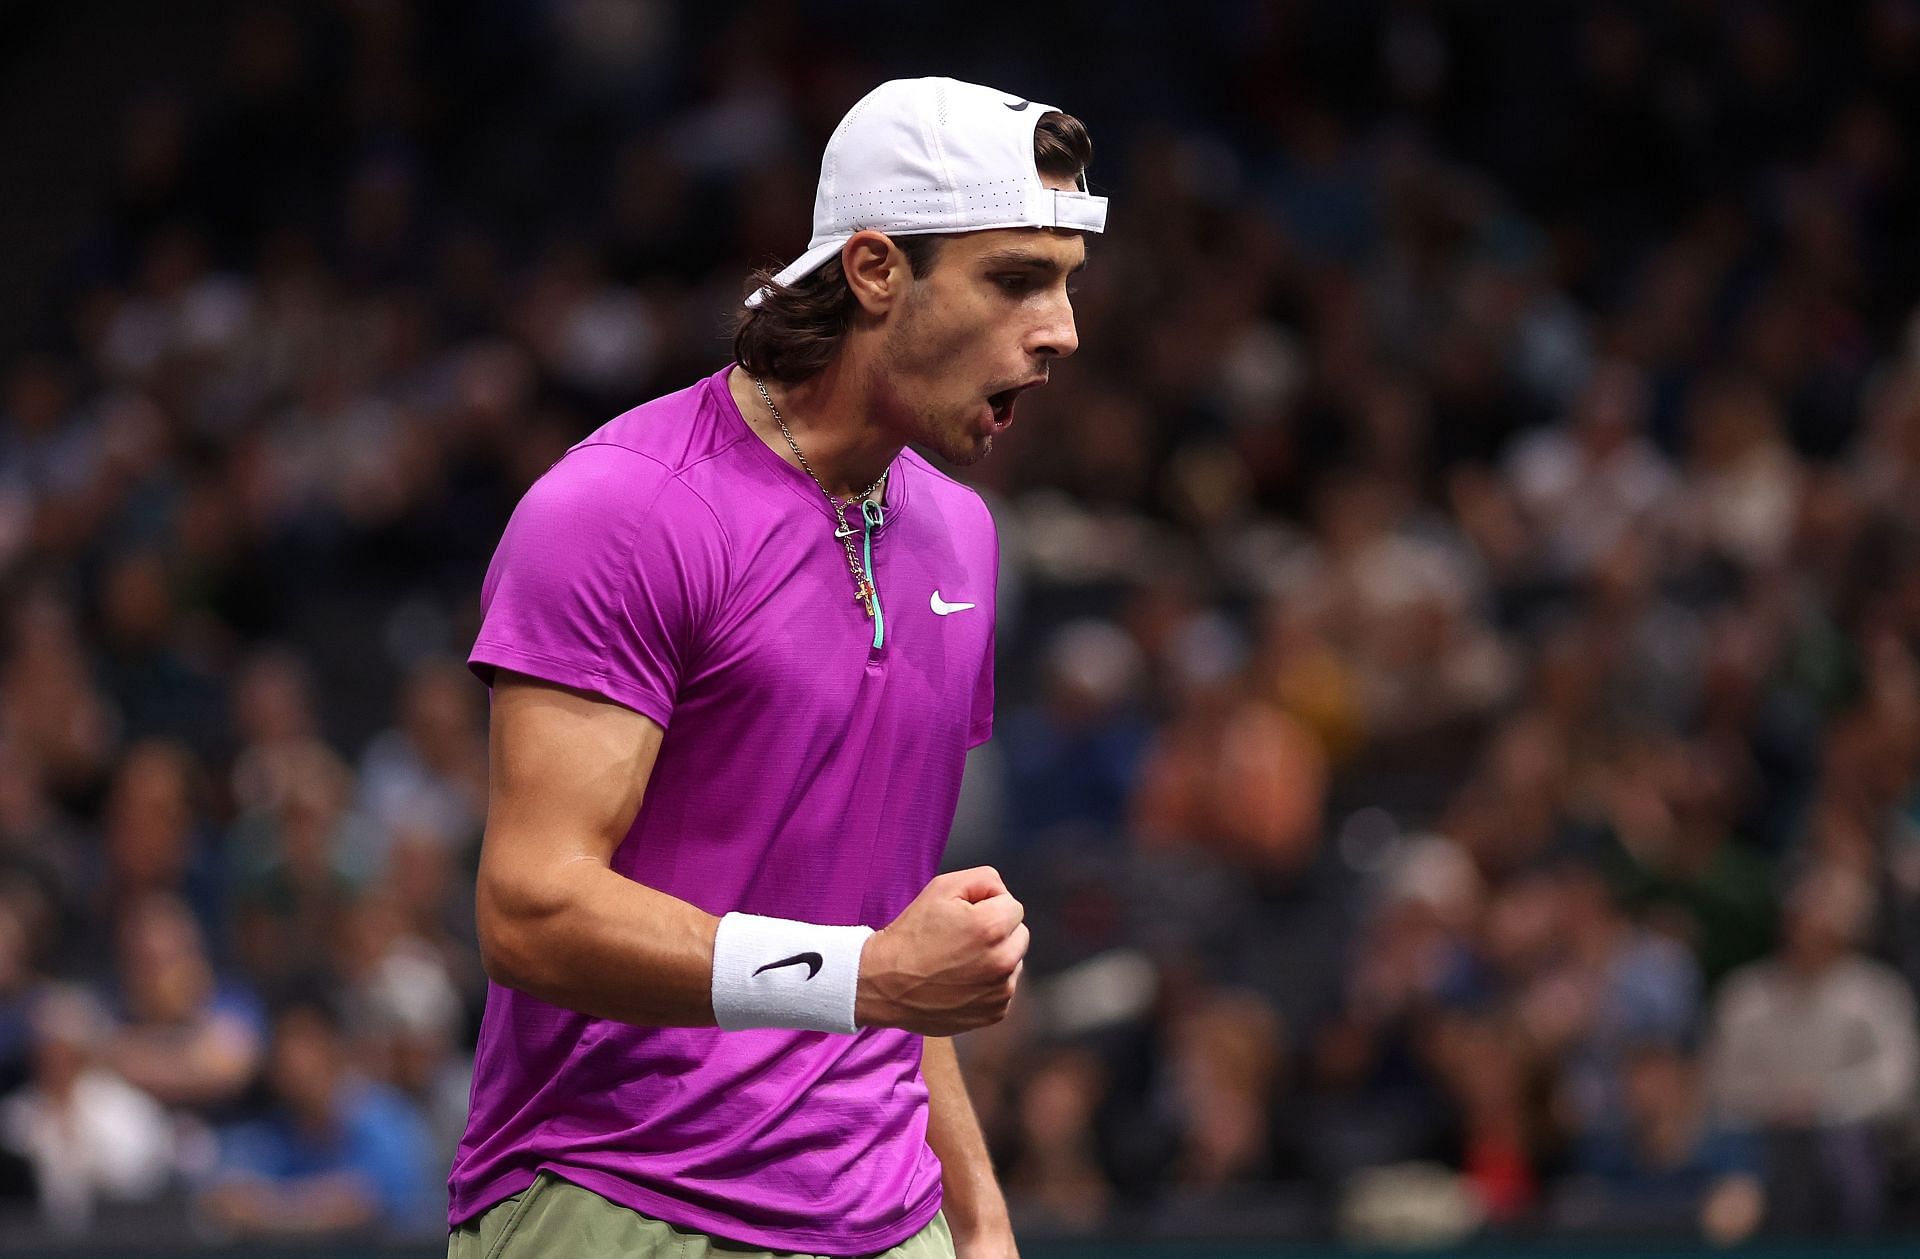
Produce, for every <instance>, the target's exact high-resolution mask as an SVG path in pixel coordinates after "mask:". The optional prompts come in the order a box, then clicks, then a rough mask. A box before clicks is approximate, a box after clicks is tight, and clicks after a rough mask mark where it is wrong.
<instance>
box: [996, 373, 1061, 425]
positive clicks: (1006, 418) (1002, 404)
mask: <svg viewBox="0 0 1920 1259" xmlns="http://www.w3.org/2000/svg"><path fill="white" fill-rule="evenodd" d="M1046 383H1047V378H1046V377H1045V376H1042V377H1040V379H1038V380H1030V381H1028V382H1026V383H1025V384H1023V385H1015V386H1014V387H1013V388H1011V389H1002V390H1000V391H999V392H998V393H990V394H988V395H987V408H988V409H989V410H990V411H992V412H993V430H994V432H996V433H997V432H999V431H1000V430H1002V429H1004V428H1006V427H1007V425H1009V424H1011V423H1013V404H1014V400H1015V399H1016V398H1018V397H1019V396H1020V395H1021V394H1023V393H1025V392H1026V391H1027V390H1029V389H1038V388H1039V387H1040V386H1041V385H1044V384H1046Z"/></svg>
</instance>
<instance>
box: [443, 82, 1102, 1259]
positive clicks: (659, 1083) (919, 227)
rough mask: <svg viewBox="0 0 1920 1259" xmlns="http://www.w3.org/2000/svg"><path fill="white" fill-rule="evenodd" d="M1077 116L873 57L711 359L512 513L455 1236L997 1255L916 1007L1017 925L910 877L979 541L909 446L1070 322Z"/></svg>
mask: <svg viewBox="0 0 1920 1259" xmlns="http://www.w3.org/2000/svg"><path fill="white" fill-rule="evenodd" d="M1091 151H1092V150H1091V145H1090V143H1089V141H1088V139H1087V133H1086V130H1085V128H1084V127H1082V126H1081V124H1080V123H1079V122H1078V121H1077V120H1075V119H1073V118H1071V117H1069V116H1067V115H1065V114H1062V113H1061V112H1059V111H1057V110H1055V109H1054V108H1053V107H1051V106H1048V105H1043V104H1040V103H1039V102H1037V101H1032V100H1029V99H1027V98H1025V97H1021V96H1017V95H1014V94H1012V93H1008V92H999V91H994V90H992V89H990V88H985V87H980V86H976V85H973V84H968V83H960V82H955V81H953V80H950V79H919V80H912V81H895V82H890V83H886V84H883V85H881V86H880V87H879V88H876V89H875V90H874V91H873V92H872V93H871V94H869V95H868V96H867V97H865V98H864V99H863V100H861V101H860V102H859V103H858V104H857V105H855V106H854V107H853V109H852V110H851V111H850V112H849V113H848V114H847V116H846V118H845V119H844V120H843V121H842V122H841V123H840V125H839V127H838V128H837V129H836V130H835V132H834V134H833V137H832V139H831V140H830V141H829V142H828V144H827V149H826V152H825V155H824V157H823V160H822V162H821V168H820V184H819V190H818V195H817V197H816V200H815V202H814V214H813V239H812V242H811V244H810V245H809V247H808V249H807V251H806V252H805V253H803V254H802V255H800V257H799V258H798V259H797V260H795V261H794V262H793V263H792V264H791V265H790V266H788V267H786V268H785V269H784V270H782V271H780V272H779V273H778V274H776V275H766V274H764V273H763V274H762V275H761V276H759V277H756V281H757V286H756V287H755V288H754V291H753V292H752V294H751V295H750V296H749V297H748V298H747V300H746V304H745V308H744V309H743V311H742V313H741V318H740V321H739V325H738V328H737V332H736V337H735V356H736V360H737V361H736V362H735V363H733V364H732V365H731V366H729V367H728V368H727V369H725V370H723V371H720V372H718V373H716V374H715V375H713V376H711V377H708V378H707V379H705V380H702V381H700V382H699V383H697V384H695V385H694V386H693V387H691V388H689V389H686V390H683V391H681V392H679V393H675V394H670V395H668V396H666V397H664V398H660V399H657V400H655V401H653V402H649V403H647V404H645V405H644V406H641V407H638V408H636V409H635V410H633V411H630V412H628V413H626V414H625V415H622V416H620V417H618V418H617V419H615V420H613V421H612V422H610V423H609V424H607V425H606V426H605V427H603V428H601V429H600V430H599V431H597V432H595V433H594V434H593V435H592V436H591V437H589V438H587V439H586V440H585V441H583V442H581V443H580V444H579V445H578V446H575V447H574V448H573V449H572V450H570V451H569V452H568V453H567V454H566V456H565V457H564V458H562V459H561V460H560V461H559V462H558V463H557V464H555V465H554V467H553V468H552V469H551V470H549V471H548V472H547V474H546V475H545V476H544V477H542V478H541V479H540V481H539V482H538V483H537V484H535V485H534V486H533V488H532V489H530V490H529V491H528V492H527V495H526V497H525V499H524V500H523V501H522V502H521V503H520V505H519V507H518V508H517V509H516V511H515V512H514V515H513V519H512V521H511V523H509V524H508V526H507V529H506V533H505V535H504V536H503V537H502V539H501V542H500V546H499V549H498V551H497V552H496V554H495V556H494V559H493V564H492V566H491V567H490V569H489V570H488V573H487V577H486V582H485V585H484V588H483V591H482V596H481V598H482V604H483V608H484V616H483V621H482V626H481V629H480V633H479V636H478V641H477V642H476V643H475V645H474V649H473V654H472V659H471V664H472V666H473V668H474V670H475V671H476V672H477V673H479V675H480V676H481V678H482V679H483V680H485V681H487V682H488V683H489V684H490V685H491V687H492V689H493V710H492V754H491V755H492V760H491V769H492V787H491V790H492V798H491V803H490V807H489V810H488V816H487V830H486V839H485V844H484V847H483V850H482V854H481V862H480V872H479V881H478V913H479V928H480V943H481V949H482V952H483V955H484V958H485V961H486V966H487V972H488V974H489V976H490V977H491V980H492V982H491V984H490V986H489V989H488V996H487V1010H486V1017H485V1020H484V1022H483V1024H482V1027H481V1032H480V1043H479V1048H478V1054H477V1058H476V1061H475V1064H474V1080H473V1095H472V1112H471V1117H470V1119H469V1120H468V1124H467V1131H466V1136H465V1138H464V1139H463V1140H462V1141H461V1143H460V1147H459V1152H458V1153H457V1155H456V1156H455V1158H454V1163H453V1170H452V1175H451V1179H450V1188H451V1194H452V1204H451V1211H450V1223H451V1226H452V1235H451V1238H450V1241H449V1254H450V1255H452V1256H458V1257H459V1259H483V1257H484V1259H518V1257H519V1256H535V1255H565V1256H569V1259H572V1257H576V1256H598V1255H623V1256H652V1255H663V1256H664V1255H672V1256H675V1259H679V1257H681V1256H687V1257H689V1259H698V1257H699V1256H703V1255H706V1254H707V1253H709V1252H710V1251H713V1250H717V1249H724V1250H725V1251H726V1253H727V1254H729V1255H730V1256H737V1255H739V1254H740V1253H741V1252H742V1251H745V1252H748V1253H751V1252H753V1251H769V1252H798V1253H804V1254H818V1255H837V1256H852V1255H875V1254H880V1253H886V1254H889V1255H898V1256H901V1257H902V1259H934V1257H936V1256H947V1255H954V1254H956V1252H957V1253H958V1255H960V1256H962V1257H963V1259H986V1257H988V1256H1008V1255H1013V1254H1015V1253H1016V1250H1015V1245H1014V1239H1013V1234H1012V1230H1011V1228H1010V1226H1009V1224H1008V1221H1007V1213H1006V1207H1005V1203H1004V1201H1003V1200H1002V1198H1001V1194H1000V1191H999V1188H998V1186H997V1185H996V1183H995V1180H994V1176H993V1171H992V1168H991V1167H990V1166H989V1164H988V1161H987V1155H986V1149H985V1145H984V1142H983V1141H982V1139H981V1134H980V1128H979V1124H978V1122H977V1120H976V1119H975V1117H974V1113H973V1109H972V1107H971V1105H970V1104H969V1102H968V1099H967V1095H966V1091H965V1086H964V1085H963V1083H962V1081H961V1077H960V1073H959V1069H958V1066H957V1064H956V1061H955V1058H954V1051H953V1047H952V1044H951V1042H950V1041H949V1040H948V1039H947V1037H949V1036H951V1035H953V1034H954V1033H957V1032H963V1031H966V1030H968V1029H970V1028H976V1027H981V1026H983V1025H986V1024H990V1023H993V1022H995V1021H997V1020H999V1019H1000V1018H1002V1017H1003V1016H1004V1015H1005V1013H1006V1011H1007V1007H1008V1003H1009V1002H1010V1001H1011V999H1012V997H1013V993H1014V988H1015V985H1016V983H1017V982H1018V979H1019V974H1020V967H1021V964H1022V958H1023V956H1024V954H1025V952H1026V948H1027V928H1026V927H1025V926H1024V925H1023V924H1022V922H1021V918H1022V912H1023V911H1022V909H1021V906H1020V903H1019V902H1018V901H1017V900H1015V899H1014V897H1013V896H1012V895H1011V894H1010V893H1009V892H1008V890H1007V888H1006V886H1005V885H1004V884H1003V883H1002V882H1001V879H1000V877H999V875H998V874H996V873H995V872H994V871H993V870H991V869H986V868H980V869H972V870H965V871H960V872H957V873H948V874H943V875H939V876H938V877H936V875H935V871H936V870H937V869H938V865H939V860H940V855H941V851H942V849H943V847H944V845H945V843H946V837H947V833H948V830H949V828H950V827H951V825H952V822H953V811H954V803H955V799H956V797H957V794H958V792H959V789H960V777H961V768H962V763H963V761H964V759H965V755H966V751H967V749H968V748H969V747H972V746H973V745H975V744H978V743H980V742H981V741H983V740H984V739H986V738H987V737H988V735H989V733H990V732H991V728H992V708H993V704H992V700H993V637H994V622H993V614H994V613H993V609H994V586H995V581H996V577H997V572H998V550H997V543H996V540H995V536H994V529H993V522H992V520H991V519H990V518H989V516H988V514H987V510H986V508H985V507H984V506H983V505H982V504H981V502H980V500H979V498H978V497H976V496H975V495H974V494H973V493H972V492H971V491H969V490H967V489H966V488H964V487H962V486H961V485H959V484H957V483H956V482H954V481H952V480H950V479H949V478H947V477H945V476H943V475H941V474H940V473H939V472H938V471H936V470H935V469H934V467H933V465H932V464H930V463H929V462H927V461H926V460H925V459H923V458H922V457H921V456H920V455H919V454H917V453H915V452H914V451H913V450H911V449H909V446H910V444H915V445H920V446H923V447H927V448H929V449H931V450H933V451H935V452H937V453H938V454H939V455H941V456H942V457H943V458H945V459H947V460H949V461H951V462H954V463H961V464H964V463H970V462H972V461H974V460H976V459H978V458H980V457H981V456H982V455H984V454H986V453H987V451H988V449H989V448H990V447H991V446H992V444H993V439H994V437H995V436H996V435H997V434H999V433H1001V432H1003V431H1004V430H1005V429H1006V427H1007V426H1008V425H1009V424H1011V423H1012V422H1013V417H1014V407H1015V399H1016V398H1017V397H1018V395H1019V394H1020V393H1021V392H1022V391H1024V390H1027V389H1031V388H1034V387H1035V386H1038V385H1040V384H1043V383H1044V382H1045V381H1046V379H1047V372H1048V369H1049V367H1050V366H1051V365H1052V363H1053V361H1054V360H1055V359H1058V358H1063V357H1065V356H1066V355H1068V354H1071V353H1073V351H1074V349H1075V346H1076V344H1077V341H1076V335H1075V330H1074V322H1073V312H1072V309H1071V306H1070V304H1069V299H1068V289H1067V283H1068V277H1069V276H1070V275H1071V274H1072V273H1073V272H1074V271H1075V270H1077V269H1078V268H1079V267H1080V266H1081V265H1082V263H1083V261H1084V258H1085V245H1084V242H1083V239H1082V237H1083V234H1084V233H1086V232H1097V231H1100V230H1102V229H1103V228H1104V226H1105V222H1106V202H1105V199H1104V198H1101V197H1096V196H1092V195H1090V194H1089V193H1088V192H1087V190H1086V180H1085V174H1084V172H1085V169H1086V166H1087V162H1088V160H1089V158H1090V156H1091ZM943 1204H944V1210H943Z"/></svg>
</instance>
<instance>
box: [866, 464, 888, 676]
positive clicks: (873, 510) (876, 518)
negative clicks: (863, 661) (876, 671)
mask: <svg viewBox="0 0 1920 1259" xmlns="http://www.w3.org/2000/svg"><path fill="white" fill-rule="evenodd" d="M860 519H862V520H864V521H865V522H866V524H867V529H866V544H867V585H868V586H870V587H872V589H873V649H874V650H875V651H879V650H880V644H881V643H883V642H885V641H886V638H887V618H886V616H885V615H884V614H882V612H881V611H880V581H879V577H878V574H876V573H875V572H874V571H873V531H874V530H875V529H878V528H879V527H880V526H881V525H883V524H885V523H886V520H887V518H886V515H885V513H883V512H882V511H881V510H880V504H878V503H876V502H874V501H873V500H872V499H868V500H867V501H866V502H864V503H862V504H860Z"/></svg>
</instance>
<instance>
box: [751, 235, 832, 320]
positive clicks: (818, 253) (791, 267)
mask: <svg viewBox="0 0 1920 1259" xmlns="http://www.w3.org/2000/svg"><path fill="white" fill-rule="evenodd" d="M848 239H849V238H848V237H845V236H840V237H836V238H835V239H833V240H828V241H822V242H821V243H819V244H818V245H815V246H813V247H812V248H811V249H809V250H807V252H805V253H803V254H801V255H800V256H799V257H798V258H795V259H794V260H793V261H792V262H789V263H788V264H787V265H786V266H785V267H782V268H781V269H780V272H779V274H777V275H775V276H774V277H773V282H774V283H775V284H779V285H782V286H784V285H788V284H793V283H796V282H798V281H800V280H804V279H806V278H807V277H808V276H810V275H812V274H813V273H814V272H815V271H818V270H819V269H820V268H821V267H823V266H825V265H826V262H827V259H829V258H835V257H838V256H839V254H840V246H842V245H844V244H846V243H847V240H848ZM766 296H767V289H766V288H764V287H762V288H757V289H755V290H754V291H753V292H751V293H749V294H747V300H746V305H748V306H758V305H759V304H760V303H761V301H762V300H764V299H765V298H766Z"/></svg>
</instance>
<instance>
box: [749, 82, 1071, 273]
mask: <svg viewBox="0 0 1920 1259" xmlns="http://www.w3.org/2000/svg"><path fill="white" fill-rule="evenodd" d="M1050 112H1055V107H1054V106H1052V105H1043V104H1041V103H1040V102H1039V101H1031V100H1027V99H1026V98H1025V97H1020V96H1015V95H1013V94H1012V93H1011V92H1002V91H998V90H996V89H994V88H990V87H982V86H980V85H979V84H978V83H962V82H960V81H959V80H958V79H890V80H888V81H887V82H885V83H882V84H881V85H880V86H879V87H876V88H874V89H873V90H872V91H871V92H868V93H867V94H866V95H865V96H863V97H861V98H860V100H859V101H858V102H857V103H856V104H855V105H854V107H853V108H852V109H850V110H848V111H847V116H846V117H845V118H842V119H841V120H840V125H839V126H838V127H835V128H834V129H833V136H832V138H831V139H829V140H828V141H827V151H826V152H825V153H824V154H823V155H822V156H821V158H820V186H819V188H818V190H816V191H815V193H814V197H813V239H812V240H811V241H810V242H808V244H807V252H805V253H803V254H801V255H800V256H799V257H798V258H795V259H794V260H793V261H792V262H791V263H789V264H788V265H787V267H786V269H785V270H783V271H781V272H780V273H779V274H778V275H776V276H774V277H773V278H774V280H775V282H776V283H779V284H792V283H794V282H795V281H796V280H799V279H802V278H804V277H805V276H808V275H811V274H812V273H813V272H814V271H815V270H817V269H818V268H819V267H820V266H821V265H822V264H824V263H825V262H826V261H827V260H828V259H829V258H833V257H836V256H837V255H838V254H839V253H840V247H841V246H842V245H844V244H846V243H847V239H848V238H849V237H851V236H852V235H853V234H854V233H855V232H860V231H866V230H868V229H872V230H875V231H881V232H885V233H887V234H888V235H889V236H924V235H928V234H931V233H936V232H982V231H986V230H988V229H990V228H996V227H1066V228H1072V229H1074V230H1075V231H1082V232H1099V231H1104V230H1105V229H1106V226H1107V199H1106V198H1105V197H1096V196H1094V195H1093V194H1091V193H1089V192H1088V191H1087V179H1086V175H1085V174H1084V173H1083V174H1082V175H1081V176H1080V180H1079V185H1080V186H1079V188H1078V189H1076V190H1074V191H1070V192H1069V191H1061V190H1060V189H1057V188H1049V187H1047V186H1046V185H1045V184H1043V183H1041V182H1040V173H1039V171H1038V170H1036V169H1035V167H1034V164H1033V131H1034V127H1035V125H1036V124H1037V123H1038V122H1039V121H1040V116H1041V115H1042V114H1046V113H1050ZM766 294H767V290H766V289H764V288H762V289H758V290H756V291H755V292H754V293H752V294H751V295H749V296H748V298H747V305H749V306H758V305H759V304H760V299H761V298H763V297H765V296H766Z"/></svg>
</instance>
